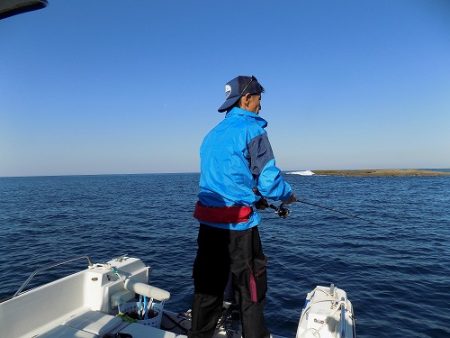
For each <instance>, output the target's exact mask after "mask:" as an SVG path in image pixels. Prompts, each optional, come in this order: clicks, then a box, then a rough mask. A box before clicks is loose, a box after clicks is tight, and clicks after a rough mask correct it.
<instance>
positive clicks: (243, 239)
mask: <svg viewBox="0 0 450 338" xmlns="http://www.w3.org/2000/svg"><path fill="white" fill-rule="evenodd" d="M197 243H198V251H197V257H196V258H195V262H194V271H193V277H194V287H195V294H194V302H193V306H192V329H191V331H190V333H189V337H190V338H211V337H212V336H213V334H214V330H215V328H216V325H217V322H218V320H219V318H220V315H221V313H222V302H223V294H224V290H225V287H226V284H227V281H228V278H229V275H230V274H231V280H232V285H233V289H234V292H235V294H236V296H237V298H238V302H239V306H240V313H241V323H242V335H243V337H244V338H263V337H268V336H269V335H270V333H269V331H268V330H267V328H266V325H265V323H264V313H263V312H264V303H265V298H266V291H267V275H266V257H265V256H264V253H263V251H262V246H261V240H260V237H259V232H258V228H257V227H253V228H251V229H248V230H245V231H233V230H223V229H218V228H214V227H211V226H208V225H205V224H200V230H199V234H198V239H197Z"/></svg>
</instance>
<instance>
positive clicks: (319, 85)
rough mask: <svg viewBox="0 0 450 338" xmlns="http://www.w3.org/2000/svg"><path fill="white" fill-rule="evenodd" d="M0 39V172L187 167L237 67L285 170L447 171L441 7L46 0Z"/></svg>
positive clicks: (448, 88)
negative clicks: (256, 87)
mask: <svg viewBox="0 0 450 338" xmlns="http://www.w3.org/2000/svg"><path fill="white" fill-rule="evenodd" d="M0 39H1V45H0V103H1V104H0V176H28V175H67V174H110V173H152V172H195V171H198V168H199V163H198V162H199V156H198V148H199V146H200V143H201V141H202V139H203V136H204V135H205V133H206V132H207V131H208V130H209V129H211V128H212V127H213V126H214V125H215V124H216V123H218V122H219V121H220V120H221V119H222V118H223V115H221V114H219V113H217V107H218V106H219V105H220V104H221V103H222V101H223V100H224V85H225V83H226V82H227V81H228V80H230V79H231V78H233V77H235V76H236V75H247V74H248V75H250V74H253V75H255V76H256V77H257V78H258V79H259V80H260V82H261V83H262V84H263V85H264V87H265V88H266V93H265V94H264V96H263V101H262V108H263V109H262V112H261V116H262V117H264V118H266V119H267V120H268V122H269V126H268V129H267V130H268V133H269V138H270V140H271V143H272V146H273V148H274V152H275V156H276V159H277V164H278V165H279V166H280V168H281V169H283V170H298V169H342V168H350V169H357V168H449V167H450V3H449V2H448V1H446V0H442V1H438V0H422V1H418V0H396V1H391V0H389V1H385V0H372V1H361V0H358V1H331V0H330V1H312V0H310V1H302V0H299V1H220V2H219V1H211V0H210V1H186V0H184V1H182V0H178V1H174V0H164V1H163V0H153V1H143V0H141V1H137V0H136V1H121V2H119V1H100V0H98V1H87V0H85V1H81V0H79V1H63V0H49V6H48V7H47V8H46V9H44V10H40V11H35V12H30V13H26V14H23V15H19V16H15V17H10V18H8V19H5V20H1V21H0Z"/></svg>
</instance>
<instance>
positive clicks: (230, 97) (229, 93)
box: [218, 76, 264, 113]
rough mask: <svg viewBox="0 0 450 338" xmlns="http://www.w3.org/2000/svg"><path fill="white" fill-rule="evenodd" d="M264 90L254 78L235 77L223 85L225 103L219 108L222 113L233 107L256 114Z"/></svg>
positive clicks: (259, 107)
mask: <svg viewBox="0 0 450 338" xmlns="http://www.w3.org/2000/svg"><path fill="white" fill-rule="evenodd" d="M261 93H264V88H263V86H261V84H260V83H259V82H258V80H257V79H256V77H254V76H237V77H235V78H234V79H233V80H231V81H229V82H227V84H226V85H225V95H226V100H225V102H224V103H223V104H222V105H221V106H220V107H219V109H218V110H219V112H221V113H223V112H225V111H228V110H230V109H231V108H232V107H234V106H239V107H241V108H243V109H245V110H248V111H252V112H254V113H258V112H259V111H260V109H261Z"/></svg>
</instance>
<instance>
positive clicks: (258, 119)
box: [225, 107, 267, 128]
mask: <svg viewBox="0 0 450 338" xmlns="http://www.w3.org/2000/svg"><path fill="white" fill-rule="evenodd" d="M237 115H242V116H248V117H251V118H254V119H255V120H256V122H257V123H258V124H259V125H260V126H261V127H262V128H265V127H267V121H266V120H264V119H263V118H262V117H260V116H259V115H258V114H256V113H254V112H251V111H248V110H245V109H242V108H239V107H233V108H232V109H231V110H230V111H228V113H227V115H226V116H225V118H227V117H231V116H237Z"/></svg>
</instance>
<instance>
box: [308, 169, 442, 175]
mask: <svg viewBox="0 0 450 338" xmlns="http://www.w3.org/2000/svg"><path fill="white" fill-rule="evenodd" d="M312 172H313V173H314V174H316V175H329V176H450V172H445V171H435V170H426V169H360V170H312Z"/></svg>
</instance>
